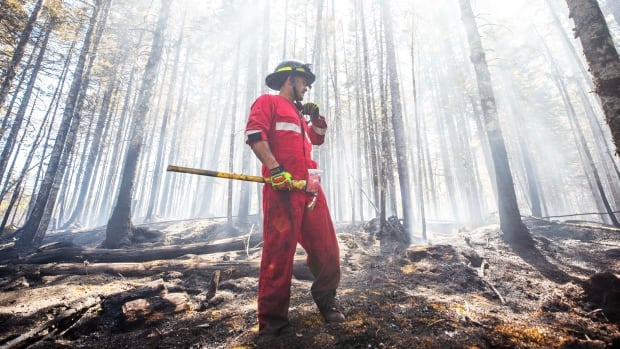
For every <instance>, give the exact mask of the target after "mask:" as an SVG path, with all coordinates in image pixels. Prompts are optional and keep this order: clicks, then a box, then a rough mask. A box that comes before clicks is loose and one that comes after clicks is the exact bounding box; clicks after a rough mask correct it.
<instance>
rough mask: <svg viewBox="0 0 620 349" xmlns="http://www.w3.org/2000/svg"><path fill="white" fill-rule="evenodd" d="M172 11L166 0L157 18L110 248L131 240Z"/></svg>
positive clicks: (110, 230) (106, 243)
mask: <svg viewBox="0 0 620 349" xmlns="http://www.w3.org/2000/svg"><path fill="white" fill-rule="evenodd" d="M169 13H170V2H169V1H162V4H161V9H160V12H159V19H158V20H157V27H156V29H155V32H154V34H153V44H152V48H151V53H150V54H149V58H148V61H147V63H146V68H145V70H144V75H143V77H142V83H141V86H140V92H139V97H138V105H137V109H136V112H135V116H134V118H133V123H134V124H133V125H132V134H131V137H130V141H129V146H128V149H127V153H126V154H125V163H124V168H123V173H122V176H121V184H120V187H119V190H118V196H117V200H116V206H115V207H114V210H113V211H112V215H111V217H110V219H109V220H108V225H107V229H106V238H105V240H104V242H103V246H104V247H106V248H120V247H122V246H124V245H126V244H127V243H128V242H129V237H130V233H131V231H132V229H133V224H132V221H131V204H132V199H133V189H134V182H135V178H136V171H137V167H138V160H139V158H140V154H141V152H142V143H143V141H144V124H145V120H146V116H147V115H148V113H149V108H150V102H151V97H152V95H153V87H154V85H155V81H156V80H157V72H158V70H159V64H160V61H161V56H162V53H163V49H164V31H165V29H166V26H167V22H168V16H169Z"/></svg>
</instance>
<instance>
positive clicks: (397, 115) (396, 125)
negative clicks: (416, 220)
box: [381, 0, 413, 243]
mask: <svg viewBox="0 0 620 349" xmlns="http://www.w3.org/2000/svg"><path fill="white" fill-rule="evenodd" d="M381 5H382V6H381V8H382V16H383V18H384V20H383V25H384V27H385V46H386V55H387V57H386V58H387V70H388V76H389V77H390V79H389V82H390V90H391V97H392V98H391V102H392V129H393V132H394V142H395V150H396V166H397V168H398V180H399V183H400V198H401V201H402V209H403V220H404V225H405V227H407V229H409V231H410V232H411V231H412V227H413V221H412V219H411V217H412V213H413V209H412V205H411V188H410V186H411V181H410V180H409V156H408V154H409V152H408V151H407V139H406V137H405V126H404V123H403V115H402V106H401V102H400V87H399V82H398V76H397V69H396V52H395V48H394V38H393V34H392V18H391V14H390V4H389V0H383V1H382V2H381ZM407 237H408V238H409V239H411V237H410V236H409V235H407ZM408 242H409V243H410V242H411V240H409V241H408Z"/></svg>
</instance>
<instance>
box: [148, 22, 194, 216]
mask: <svg viewBox="0 0 620 349" xmlns="http://www.w3.org/2000/svg"><path fill="white" fill-rule="evenodd" d="M184 27H185V16H184V17H183V24H182V25H181V30H180V31H179V37H178V39H177V43H176V45H175V46H176V50H175V56H174V61H173V62H172V67H173V69H172V76H171V80H170V85H169V88H168V96H167V97H166V106H165V107H164V115H163V120H162V123H161V128H160V130H159V145H158V147H157V157H156V158H157V159H156V161H155V173H154V174H153V184H152V185H151V193H150V195H149V205H148V208H147V210H146V216H145V220H146V221H147V222H149V221H152V219H153V214H154V211H155V206H156V205H157V204H158V203H159V200H158V196H157V194H158V193H160V192H163V191H162V190H161V188H160V187H159V186H160V182H161V177H162V176H163V175H164V166H163V163H164V159H165V154H164V147H165V145H166V142H167V138H166V136H167V130H168V126H169V124H170V114H171V112H172V102H173V100H174V92H175V91H177V86H176V84H177V78H178V68H179V60H180V57H181V45H182V44H183V32H184Z"/></svg>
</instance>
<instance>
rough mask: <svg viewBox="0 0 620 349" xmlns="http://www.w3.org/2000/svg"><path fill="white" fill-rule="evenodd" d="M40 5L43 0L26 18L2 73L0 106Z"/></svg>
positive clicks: (38, 0) (26, 43)
mask: <svg viewBox="0 0 620 349" xmlns="http://www.w3.org/2000/svg"><path fill="white" fill-rule="evenodd" d="M42 5H43V0H37V2H36V3H35V5H34V8H33V9H32V13H31V14H30V17H29V18H28V22H26V26H25V27H24V30H23V31H22V33H21V35H20V36H19V42H18V43H17V47H15V52H13V57H12V58H11V62H10V63H9V65H8V67H6V71H5V73H4V76H3V77H2V78H3V79H2V84H1V85H0V106H3V105H4V102H6V98H7V96H8V95H9V93H10V90H11V85H12V84H13V79H14V78H15V74H17V66H18V65H19V63H20V62H21V60H22V58H23V57H24V51H25V50H26V45H28V41H29V40H30V35H31V34H32V29H33V28H34V24H35V22H36V21H37V18H38V17H39V13H41V7H42ZM4 131H5V130H4V129H0V139H1V138H2V136H3V135H4Z"/></svg>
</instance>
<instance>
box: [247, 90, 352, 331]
mask: <svg viewBox="0 0 620 349" xmlns="http://www.w3.org/2000/svg"><path fill="white" fill-rule="evenodd" d="M258 133H260V135H261V138H260V139H261V140H265V141H267V142H268V143H269V146H270V148H271V151H272V153H273V154H274V156H275V158H276V160H277V161H278V162H279V163H280V165H282V166H283V167H284V168H285V169H286V170H287V171H289V172H290V173H291V175H292V176H293V178H294V179H307V177H308V169H312V168H316V167H317V165H316V162H314V161H313V160H312V158H311V151H312V144H316V145H319V144H322V143H323V140H324V135H320V134H318V133H317V132H315V131H314V130H313V129H312V128H310V127H308V125H307V124H306V122H305V120H304V119H303V118H301V116H300V114H299V112H298V111H297V109H296V108H295V105H294V104H293V103H292V102H290V101H289V100H287V99H285V98H284V97H281V96H277V95H268V94H267V95H263V96H260V97H259V98H258V99H257V100H256V101H255V102H254V104H253V105H252V108H251V110H250V116H249V118H248V124H247V127H246V135H248V142H250V141H251V139H250V137H249V136H250V135H252V134H253V135H254V137H256V134H258ZM254 139H256V138H254ZM262 172H263V176H265V177H268V176H269V169H267V168H265V167H264V166H263V169H262ZM311 200H312V196H311V195H310V194H307V193H305V192H302V191H298V190H292V191H275V190H273V188H272V187H271V185H264V186H263V212H264V222H263V254H262V259H261V267H260V275H259V286H258V322H259V330H260V331H263V330H268V329H278V328H280V327H283V326H286V325H287V324H288V308H289V303H290V295H291V293H290V292H291V279H292V275H293V258H294V255H295V250H296V248H297V243H300V244H301V246H302V247H303V248H304V250H305V251H306V254H307V255H308V257H307V263H308V266H309V268H310V271H311V272H312V274H313V275H314V277H315V281H314V283H313V284H312V288H311V291H312V293H313V294H321V293H327V292H335V290H336V288H337V287H338V284H339V282H340V251H339V248H338V241H337V239H336V231H335V229H334V226H333V224H332V220H331V217H330V213H329V209H328V207H327V202H326V200H325V195H324V193H323V191H322V190H320V191H319V193H318V197H317V200H316V206H315V207H314V209H313V210H307V209H306V205H307V203H309V202H310V201H311Z"/></svg>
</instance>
